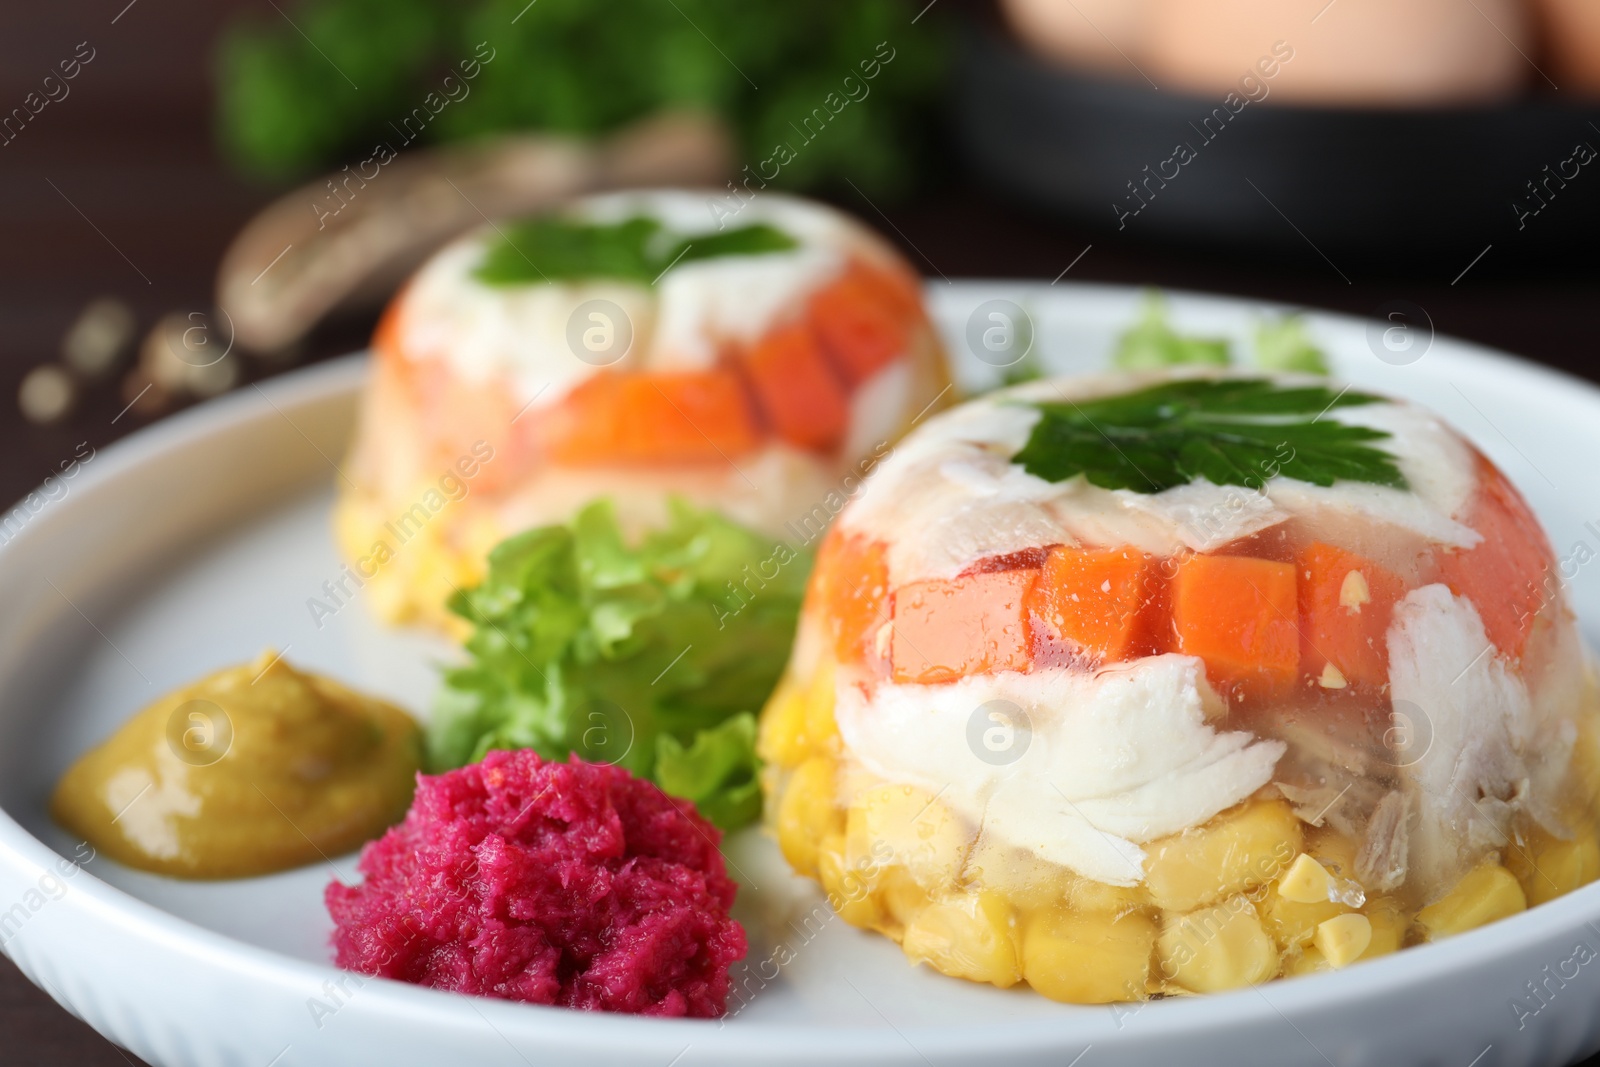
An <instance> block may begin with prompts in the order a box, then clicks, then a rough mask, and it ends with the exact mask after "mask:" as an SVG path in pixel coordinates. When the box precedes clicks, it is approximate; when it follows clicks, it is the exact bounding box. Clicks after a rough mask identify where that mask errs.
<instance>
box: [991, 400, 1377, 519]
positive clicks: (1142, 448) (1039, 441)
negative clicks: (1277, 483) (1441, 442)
mask: <svg viewBox="0 0 1600 1067" xmlns="http://www.w3.org/2000/svg"><path fill="white" fill-rule="evenodd" d="M1381 402H1382V398H1381V397H1377V396H1373V395H1370V394H1367V393H1357V392H1354V391H1351V390H1348V389H1347V390H1345V391H1343V392H1335V391H1334V390H1332V389H1329V388H1327V387H1326V386H1321V385H1309V386H1299V385H1281V384H1279V383H1277V382H1274V381H1270V380H1268V379H1264V378H1222V379H1212V378H1194V379H1187V380H1183V381H1175V382H1164V383H1162V384H1160V385H1154V386H1150V387H1149V388H1145V389H1140V390H1137V391H1135V392H1131V393H1124V394H1122V395H1120V396H1108V397H1101V398H1098V399H1093V400H1084V401H1080V402H1078V403H1070V402H1069V403H1042V404H1039V405H1037V406H1038V408H1039V410H1040V412H1041V413H1042V415H1043V417H1042V418H1041V419H1040V420H1039V422H1038V424H1037V425H1035V426H1034V428H1033V432H1032V433H1031V434H1030V435H1029V437H1028V441H1027V444H1025V445H1024V446H1023V447H1022V450H1021V451H1020V452H1018V453H1017V454H1016V455H1015V456H1013V457H1012V462H1014V463H1018V464H1021V465H1022V467H1023V468H1024V469H1025V470H1027V471H1028V473H1030V474H1033V475H1037V476H1038V477H1040V478H1043V479H1045V480H1046V481H1051V482H1062V481H1066V480H1067V479H1068V478H1073V477H1076V476H1077V475H1080V474H1081V475H1083V476H1084V477H1085V478H1087V479H1088V480H1089V482H1090V484H1092V485H1097V486H1100V487H1101V488H1103V489H1131V490H1133V491H1135V492H1139V493H1159V492H1161V491H1162V490H1165V489H1171V488H1174V487H1175V486H1180V485H1187V484H1189V483H1190V482H1193V481H1195V480H1196V479H1199V478H1206V479H1208V480H1209V481H1211V482H1212V483H1214V484H1216V485H1244V486H1250V487H1259V486H1260V485H1261V484H1262V483H1263V482H1265V481H1267V480H1269V479H1271V478H1273V477H1276V476H1277V475H1279V474H1281V475H1283V476H1284V477H1286V478H1298V479H1299V480H1301V481H1305V482H1310V483H1312V484H1313V485H1332V484H1333V483H1334V482H1336V481H1340V480H1344V481H1356V482H1368V483H1371V484H1373V485H1387V486H1392V487H1393V488H1396V489H1405V488H1407V485H1406V480H1405V477H1404V475H1402V474H1401V473H1400V468H1399V467H1398V466H1396V464H1395V457H1394V456H1393V455H1392V454H1390V453H1388V452H1385V451H1384V450H1383V449H1381V448H1377V447H1374V445H1373V442H1376V441H1382V440H1386V439H1387V438H1388V437H1389V435H1388V434H1387V433H1385V432H1383V431H1382V430H1375V429H1371V428H1370V427H1366V426H1348V425H1345V424H1343V423H1340V422H1336V421H1334V420H1331V419H1329V420H1326V421H1324V420H1322V418H1321V416H1322V415H1323V414H1324V413H1325V412H1327V411H1330V410H1332V409H1333V408H1344V407H1356V406H1359V405H1364V404H1374V403H1381Z"/></svg>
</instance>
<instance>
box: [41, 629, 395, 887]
mask: <svg viewBox="0 0 1600 1067" xmlns="http://www.w3.org/2000/svg"><path fill="white" fill-rule="evenodd" d="M421 757H422V746H421V740H420V733H419V731H418V729H417V724H416V723H415V722H414V721H413V720H412V719H411V717H410V716H409V715H407V714H406V713H405V712H403V711H401V710H400V709H399V708H396V707H394V706H393V705H390V704H386V703H384V702H383V701H380V700H375V699H373V698H371V697H367V696H363V695H361V694H360V693H356V692H354V691H352V690H350V689H347V688H346V687H344V686H342V685H340V684H339V683H338V682H334V681H331V680H329V679H327V678H322V677H318V676H317V675H314V674H309V673H306V672H304V671H299V670H296V669H295V668H294V667H291V666H290V665H289V664H288V663H286V662H284V660H283V659H282V658H281V657H280V656H279V655H278V654H277V653H275V652H267V653H263V654H262V656H261V657H260V658H259V659H258V660H256V662H254V663H249V664H243V665H240V666H237V667H228V668H225V669H223V670H220V671H217V672H216V673H214V674H210V675H207V676H206V677H204V678H202V679H200V680H199V681H197V682H194V683H192V684H190V685H187V686H184V687H182V688H180V689H177V690H175V691H173V692H171V693H168V694H167V695H166V696H164V697H162V698H160V699H159V700H157V701H155V702H154V703H153V704H150V705H149V706H148V707H146V708H144V709H143V710H142V711H140V712H139V713H138V714H136V715H135V716H134V717H133V718H132V719H130V720H128V722H127V723H125V724H124V725H123V727H122V728H121V729H120V730H118V731H117V732H116V733H115V734H113V735H112V736H111V738H110V739H109V740H107V741H106V742H105V743H104V744H102V745H100V746H99V747H98V748H95V749H94V750H92V751H90V752H88V753H87V754H85V755H84V756H83V757H82V758H81V759H79V760H78V762H77V763H75V764H73V765H72V767H71V768H70V769H68V771H67V773H66V774H64V775H62V776H61V780H60V781H59V782H58V783H56V788H55V793H54V794H53V795H52V797H51V801H50V812H51V814H52V815H53V816H54V817H55V820H56V821H57V822H58V823H60V824H61V825H62V826H63V827H65V828H66V829H68V830H70V831H71V832H73V833H75V834H78V835H79V836H81V837H82V838H84V839H85V840H86V841H88V842H89V843H90V844H91V845H93V846H94V847H95V848H96V849H97V850H99V851H100V852H103V853H104V854H106V855H108V856H111V857H112V858H113V859H116V860H118V861H119V862H122V863H125V864H128V865H129V866H131V867H139V868H142V869H144V870H147V871H156V872H158V873H160V874H167V875H174V876H176V877H180V878H242V877H248V876H251V875H258V874H267V873H270V872H273V871H282V870H287V869H289V868H291V867H299V866H302V865H304V864H307V863H313V862H317V861H319V860H327V859H331V858H332V857H334V856H337V855H339V854H340V853H343V852H348V851H350V850H351V849H353V848H355V847H356V846H358V845H360V844H362V843H363V842H365V841H368V840H371V839H372V838H374V837H376V836H378V835H379V834H380V833H382V832H383V831H384V830H385V829H386V828H387V827H389V826H391V825H392V824H394V823H395V822H397V821H399V819H400V818H401V817H402V816H404V815H405V812H406V808H407V807H408V806H409V805H410V803H411V793H412V789H413V787H414V785H415V781H416V773H417V770H418V768H419V767H420V766H421Z"/></svg>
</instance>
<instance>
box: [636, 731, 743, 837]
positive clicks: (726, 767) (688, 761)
mask: <svg viewBox="0 0 1600 1067" xmlns="http://www.w3.org/2000/svg"><path fill="white" fill-rule="evenodd" d="M759 765H760V761H759V760H757V759H756V717H755V716H754V715H752V714H750V713H749V712H747V711H746V712H741V713H740V714H738V715H735V716H734V717H733V718H731V719H728V720H726V721H725V722H723V723H722V724H721V725H720V726H712V727H709V728H708V729H705V730H701V731H700V732H699V733H698V734H696V735H695V738H694V744H692V745H690V746H689V747H687V748H685V747H684V745H683V742H681V741H679V740H678V739H677V738H676V737H673V736H672V735H671V734H662V735H661V736H660V737H658V738H656V781H657V782H658V783H659V784H660V786H661V788H662V789H665V790H666V791H667V792H669V793H671V794H672V795H673V796H675V797H683V798H684V799H686V800H692V801H694V804H695V807H697V808H699V809H700V814H701V815H704V816H705V817H706V818H708V819H710V820H711V821H712V822H714V823H716V824H717V825H718V826H743V825H745V824H746V823H749V822H754V821H755V820H756V819H757V818H758V817H759V816H760V815H761V780H760V778H758V777H757V775H756V773H755V772H756V770H757V768H758V767H759Z"/></svg>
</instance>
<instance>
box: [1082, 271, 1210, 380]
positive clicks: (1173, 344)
mask: <svg viewBox="0 0 1600 1067" xmlns="http://www.w3.org/2000/svg"><path fill="white" fill-rule="evenodd" d="M1111 361H1112V363H1113V364H1114V365H1115V366H1117V367H1118V368H1120V369H1122V370H1159V369H1161V368H1163V367H1181V366H1186V365H1190V364H1198V365H1200V366H1207V367H1226V366H1228V365H1229V364H1230V363H1232V362H1233V355H1232V353H1231V351H1230V350H1229V346H1228V342H1227V340H1226V339H1224V338H1220V337H1189V336H1186V335H1184V334H1180V333H1179V332H1178V331H1176V330H1174V329H1173V328H1172V324H1171V323H1170V322H1169V321H1168V320H1167V302H1166V300H1165V299H1163V298H1162V296H1161V294H1160V293H1159V292H1156V291H1154V290H1151V291H1149V292H1147V293H1146V294H1145V297H1144V306H1143V310H1142V311H1141V312H1140V314H1139V319H1138V321H1137V322H1135V323H1134V324H1133V325H1132V326H1130V327H1128V329H1127V330H1126V331H1124V332H1123V334H1122V336H1121V337H1119V338H1117V347H1116V350H1115V351H1114V352H1113V354H1112V357H1111Z"/></svg>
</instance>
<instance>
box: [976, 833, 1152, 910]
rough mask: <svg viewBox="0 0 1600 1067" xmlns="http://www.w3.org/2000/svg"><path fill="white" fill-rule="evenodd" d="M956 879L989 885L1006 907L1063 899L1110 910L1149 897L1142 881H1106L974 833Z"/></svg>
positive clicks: (1045, 904)
mask: <svg viewBox="0 0 1600 1067" xmlns="http://www.w3.org/2000/svg"><path fill="white" fill-rule="evenodd" d="M961 879H962V881H963V882H964V883H966V884H968V885H974V886H981V887H984V888H988V889H993V890H995V891H997V892H999V893H1000V894H1002V895H1003V896H1004V897H1005V898H1006V900H1008V901H1009V902H1010V903H1011V906H1012V907H1014V908H1016V909H1018V910H1019V911H1025V912H1029V913H1032V912H1036V911H1042V910H1044V909H1046V908H1050V907H1054V906H1056V905H1058V904H1066V905H1067V906H1069V907H1072V908H1075V909H1077V910H1078V911H1092V912H1106V913H1109V914H1112V915H1115V914H1118V913H1120V912H1123V911H1127V910H1128V909H1129V908H1137V907H1142V906H1143V905H1145V904H1148V903H1149V901H1150V898H1149V894H1147V893H1146V892H1145V891H1144V887H1143V886H1115V885H1106V884H1105V883H1104V882H1096V881H1094V880H1093V879H1089V878H1083V877H1080V876H1079V875H1076V874H1074V873H1072V872H1071V871H1069V870H1068V869H1067V868H1065V867H1062V866H1059V865H1057V864H1054V863H1049V862H1047V861H1045V860H1042V859H1039V858H1038V857H1036V856H1034V855H1033V854H1032V853H1031V852H1028V851H1027V850H1026V849H1020V848H1013V847H1011V846H1008V845H1005V844H1001V843H997V842H995V841H993V840H992V839H990V838H980V839H979V840H978V843H977V844H976V845H974V846H973V849H972V853H971V855H969V856H968V857H967V865H966V868H965V869H964V870H963V871H962V874H961Z"/></svg>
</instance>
